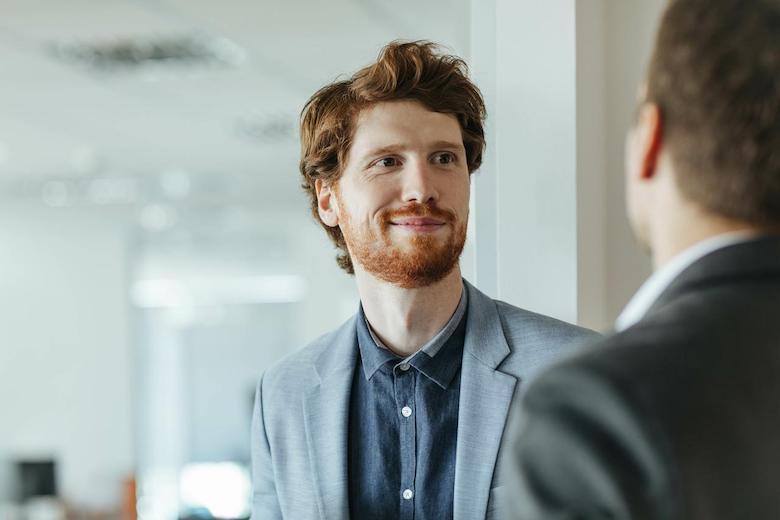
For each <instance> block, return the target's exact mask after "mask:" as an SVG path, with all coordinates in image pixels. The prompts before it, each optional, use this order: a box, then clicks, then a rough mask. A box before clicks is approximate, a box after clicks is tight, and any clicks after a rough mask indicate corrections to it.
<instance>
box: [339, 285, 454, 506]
mask: <svg viewBox="0 0 780 520" xmlns="http://www.w3.org/2000/svg"><path fill="white" fill-rule="evenodd" d="M466 298H467V296H466V292H465V290H464V291H463V293H462V296H461V301H460V304H459V305H458V309H457V310H456V311H455V313H454V314H453V316H452V318H451V319H450V321H449V323H448V324H447V325H445V327H444V328H443V329H442V330H441V332H439V334H437V335H436V337H434V338H433V339H432V340H431V341H430V342H428V343H427V344H426V345H425V346H423V348H422V349H420V350H419V351H418V352H417V353H415V354H413V355H411V356H409V357H408V358H406V359H402V358H400V357H398V356H396V355H395V354H393V353H392V352H391V351H390V350H388V349H386V348H383V346H380V345H378V344H377V343H378V342H379V340H378V339H376V338H375V336H374V335H373V333H372V332H371V329H370V327H369V325H368V323H367V322H366V320H365V316H364V314H363V310H362V308H361V309H360V315H359V316H358V320H357V324H358V325H357V337H358V347H359V356H358V360H359V361H358V363H359V366H358V367H357V369H356V370H355V375H354V378H353V382H352V395H351V398H350V424H349V463H348V464H349V506H350V517H351V518H352V520H369V519H370V520H384V519H387V520H399V519H401V520H407V519H408V520H412V519H415V520H434V519H435V520H442V519H447V518H452V511H453V496H454V488H455V448H456V441H457V433H458V401H459V398H460V366H461V360H462V357H463V342H464V339H465V336H466V316H465V315H466V308H467V301H466ZM380 344H381V342H380Z"/></svg>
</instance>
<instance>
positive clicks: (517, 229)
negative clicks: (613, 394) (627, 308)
mask: <svg viewBox="0 0 780 520" xmlns="http://www.w3.org/2000/svg"><path fill="white" fill-rule="evenodd" d="M663 3H664V2H663V0H554V1H549V2H537V1H535V0H534V1H530V0H522V1H509V0H451V1H446V0H428V1H425V2H419V1H413V0H400V1H396V2H392V3H391V2H386V1H383V0H332V1H330V2H315V1H313V0H309V1H304V0H289V1H286V2H280V1H274V2H271V1H267V0H266V1H261V0H257V1H248V0H229V1H227V0H226V1H221V2H215V1H210V0H187V1H185V0H103V1H96V0H74V1H71V2H57V1H54V0H0V72H1V74H0V77H1V78H2V79H1V80H0V520H16V519H29V520H44V519H51V520H55V519H60V518H65V517H68V518H90V519H98V518H100V519H115V518H122V519H125V520H126V519H130V518H136V517H137V518H143V519H151V520H173V519H177V518H182V519H184V518H225V519H228V518H229V519H237V518H246V517H247V516H248V513H249V509H248V508H249V473H248V472H249V470H248V462H249V444H248V432H249V424H250V416H251V408H252V401H253V392H254V386H255V383H256V382H257V379H258V377H259V375H260V374H261V373H262V372H263V370H264V369H265V368H266V367H268V366H269V365H270V364H271V363H273V362H274V361H276V360H277V359H279V358H280V357H282V356H284V355H285V354H286V353H288V352H291V351H293V350H295V349H297V348H300V347H301V346H303V345H305V344H306V343H307V342H309V341H310V340H312V339H313V338H315V337H317V336H318V335H320V334H322V333H324V332H326V331H328V330H330V329H332V328H334V327H335V326H336V325H337V324H339V323H340V322H341V321H342V320H344V319H346V318H347V317H348V316H349V315H350V314H352V313H353V312H354V311H355V310H356V308H357V294H356V291H355V288H354V286H353V283H352V280H351V279H350V278H349V277H348V276H346V275H344V274H342V273H341V272H340V271H339V269H338V268H337V267H336V265H335V262H334V261H333V257H334V250H333V249H332V247H331V246H330V244H329V242H328V241H327V239H326V237H325V235H324V233H323V232H322V231H321V230H320V229H319V228H318V226H317V225H316V224H315V223H314V222H313V220H312V219H311V217H310V215H309V213H308V209H307V201H306V199H305V197H304V195H303V193H302V192H301V190H300V188H299V180H298V172H297V161H298V141H297V127H296V124H297V115H298V112H299V111H300V109H301V107H302V105H303V103H304V102H305V101H306V99H307V98H308V97H309V96H310V95H311V94H312V93H313V92H314V91H315V90H316V89H317V88H319V87H320V86H322V85H323V84H325V83H327V82H330V81H332V80H334V79H335V78H336V77H338V76H339V75H341V74H346V73H351V72H352V71H354V70H356V69H357V68H359V67H361V66H363V65H364V64H366V63H368V62H369V61H371V60H372V59H373V58H374V57H375V56H376V53H377V51H378V50H379V48H380V47H381V46H382V45H383V44H385V43H386V42H388V41H390V40H392V39H395V38H404V39H429V40H433V41H436V42H440V43H442V44H444V45H445V46H447V47H448V48H449V49H451V50H452V51H453V52H455V53H457V54H459V55H461V56H463V57H464V58H465V59H466V60H467V61H468V62H469V63H470V65H471V66H472V71H473V75H474V77H475V79H476V81H477V82H478V83H479V85H480V86H481V87H482V88H483V90H484V94H485V96H486V99H487V102H488V107H489V110H490V115H489V117H490V120H489V126H488V141H489V148H488V156H487V160H486V162H485V166H484V167H483V169H482V171H481V172H479V173H478V174H477V176H476V177H475V179H474V182H473V187H474V190H473V197H472V199H473V200H472V214H471V226H470V234H469V240H468V245H467V249H466V251H465V253H464V258H463V267H464V272H465V275H466V277H467V278H469V279H470V280H471V281H473V282H475V283H476V284H477V286H478V287H480V288H481V289H483V290H484V291H486V292H488V293H489V294H491V295H493V296H494V297H499V298H501V299H504V300H506V301H509V302H511V303H514V304H516V305H521V306H524V307H526V308H529V309H531V310H535V311H538V312H544V313H548V314H552V315H555V316H558V317H560V318H562V319H566V320H569V321H577V322H580V323H582V324H584V325H587V326H590V327H593V328H598V329H606V328H608V327H609V325H610V323H611V322H612V320H613V319H614V318H615V316H616V315H617V313H618V312H619V310H620V308H621V307H622V305H623V304H625V302H626V301H627V299H628V297H629V296H630V295H631V293H632V292H633V291H634V290H635V289H636V288H637V287H638V285H639V283H641V281H642V279H643V278H644V277H645V276H646V274H647V272H648V261H647V259H646V258H645V257H644V256H643V255H642V254H641V253H640V252H639V251H637V249H636V247H635V245H634V243H633V240H632V238H631V236H630V233H629V231H628V227H627V224H626V223H625V219H624V216H623V211H624V210H623V199H622V157H623V154H622V144H623V136H624V133H625V131H626V129H627V128H628V125H629V123H630V121H631V114H632V111H633V104H634V92H635V89H636V86H637V85H638V82H639V81H640V79H641V77H642V74H643V71H644V64H645V61H646V59H647V57H648V54H649V50H650V46H651V43H652V35H653V30H654V28H655V24H656V21H657V18H658V15H659V13H660V10H661V8H662V6H663Z"/></svg>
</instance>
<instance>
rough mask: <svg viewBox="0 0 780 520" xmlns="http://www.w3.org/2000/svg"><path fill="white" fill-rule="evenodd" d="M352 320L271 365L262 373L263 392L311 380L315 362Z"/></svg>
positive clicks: (298, 385)
mask: <svg viewBox="0 0 780 520" xmlns="http://www.w3.org/2000/svg"><path fill="white" fill-rule="evenodd" d="M352 322H353V320H352V319H350V320H349V321H347V322H346V323H345V324H343V325H342V326H341V327H339V328H337V329H335V330H332V331H330V332H327V333H325V334H323V335H321V336H320V337H318V338H317V339H315V340H314V341H312V342H311V343H309V344H308V345H306V346H305V347H303V348H301V349H299V350H296V351H294V352H291V353H289V354H287V355H286V356H284V357H283V358H282V359H280V360H279V361H277V362H276V363H274V364H273V365H271V366H270V367H269V368H268V369H266V371H265V372H264V374H263V377H262V384H263V390H264V392H278V391H282V392H285V393H287V392H289V391H290V390H291V389H294V388H298V389H300V388H302V386H303V385H301V382H304V381H309V380H312V379H313V378H315V377H317V376H316V371H315V363H316V361H317V360H318V359H320V357H321V356H323V355H324V354H325V352H326V351H328V350H330V349H331V347H332V345H333V344H334V343H335V342H336V341H338V337H339V334H341V333H343V330H344V329H345V328H346V327H349V326H350V324H351V323H352Z"/></svg>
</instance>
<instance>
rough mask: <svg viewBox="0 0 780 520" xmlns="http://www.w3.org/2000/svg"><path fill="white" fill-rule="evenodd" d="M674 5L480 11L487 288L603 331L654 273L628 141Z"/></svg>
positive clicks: (575, 3)
mask: <svg viewBox="0 0 780 520" xmlns="http://www.w3.org/2000/svg"><path fill="white" fill-rule="evenodd" d="M664 4H665V0H620V1H618V0H555V1H551V2H535V1H532V0H472V40H471V41H472V44H471V50H472V53H471V54H472V55H471V62H472V64H473V70H474V78H475V80H476V81H477V83H478V85H480V86H481V88H482V90H483V93H484V94H485V97H486V100H487V103H488V109H489V114H488V117H489V121H488V126H487V138H488V150H487V156H486V160H485V166H484V167H483V168H482V171H481V172H480V174H479V175H478V176H477V177H476V179H475V189H474V192H475V194H474V201H473V202H474V206H473V209H472V211H473V213H474V215H473V220H474V225H473V228H474V237H475V240H474V244H475V248H474V251H473V255H474V258H475V265H476V282H477V285H478V286H479V287H481V288H483V289H485V290H486V291H487V292H488V293H489V294H491V295H494V296H498V297H499V298H501V299H503V300H506V301H508V302H510V303H512V304H515V305H519V306H521V307H525V308H528V309H530V310H534V311H537V312H541V313H544V314H549V315H552V316H555V317H558V318H561V319H564V320H567V321H572V322H575V321H576V322H578V323H580V324H582V325H585V326H588V327H591V328H594V329H600V330H604V329H607V328H609V327H610V326H611V324H612V323H613V321H614V319H615V317H616V316H617V314H618V313H619V312H620V310H621V309H622V307H623V306H624V305H625V303H626V302H627V300H628V299H629V297H630V296H631V295H632V294H633V293H634V291H635V290H636V289H637V288H638V286H639V285H640V284H641V282H642V281H643V280H644V279H645V278H646V276H647V275H648V273H649V261H648V259H647V257H646V256H645V255H644V254H643V253H642V252H641V251H639V249H638V248H637V247H636V244H635V243H634V240H633V238H632V236H631V233H630V229H629V227H628V225H627V222H626V217H625V209H624V202H623V139H624V135H625V132H626V130H627V128H628V125H629V123H630V121H631V114H632V113H633V107H634V93H635V92H636V87H637V85H638V84H639V82H640V80H641V78H642V76H643V74H644V69H645V66H646V63H647V60H648V58H649V53H650V50H651V46H652V43H653V35H654V31H655V27H656V24H657V19H658V17H659V15H660V12H661V10H662V8H663V5H664Z"/></svg>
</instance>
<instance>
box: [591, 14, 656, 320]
mask: <svg viewBox="0 0 780 520" xmlns="http://www.w3.org/2000/svg"><path fill="white" fill-rule="evenodd" d="M665 5H666V0H608V1H607V9H606V15H607V23H606V27H607V31H606V37H607V41H606V43H607V46H606V48H607V56H606V58H607V75H606V93H607V104H606V115H607V120H606V121H607V134H606V137H607V147H606V151H607V173H608V179H609V181H608V184H607V192H606V202H607V204H606V209H607V222H606V235H607V253H608V254H607V259H606V260H607V261H606V268H607V280H606V290H607V298H606V308H605V312H606V316H608V317H609V318H610V319H611V320H614V318H616V317H617V315H618V314H619V313H620V311H621V309H622V308H623V306H625V304H626V303H627V302H628V300H629V299H630V297H631V295H632V294H633V293H634V292H635V291H636V290H637V288H638V287H639V286H640V285H641V284H642V282H643V281H644V280H645V278H647V276H648V274H649V273H650V259H649V257H648V256H647V255H646V254H644V253H643V252H642V251H641V250H640V249H639V247H638V246H637V244H636V241H635V240H634V238H633V235H632V234H631V230H630V228H629V225H628V221H627V220H626V214H625V203H624V190H625V182H624V175H623V164H624V154H623V145H624V141H625V135H626V131H627V130H628V128H629V126H630V125H631V124H632V122H633V121H632V119H633V114H634V107H635V106H636V92H637V87H638V86H639V84H640V83H641V81H642V80H643V78H644V76H645V72H646V68H647V64H648V61H649V59H650V53H651V52H652V46H653V42H654V37H655V30H656V27H657V25H658V20H659V18H660V15H661V12H662V10H663V8H664V6H665Z"/></svg>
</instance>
